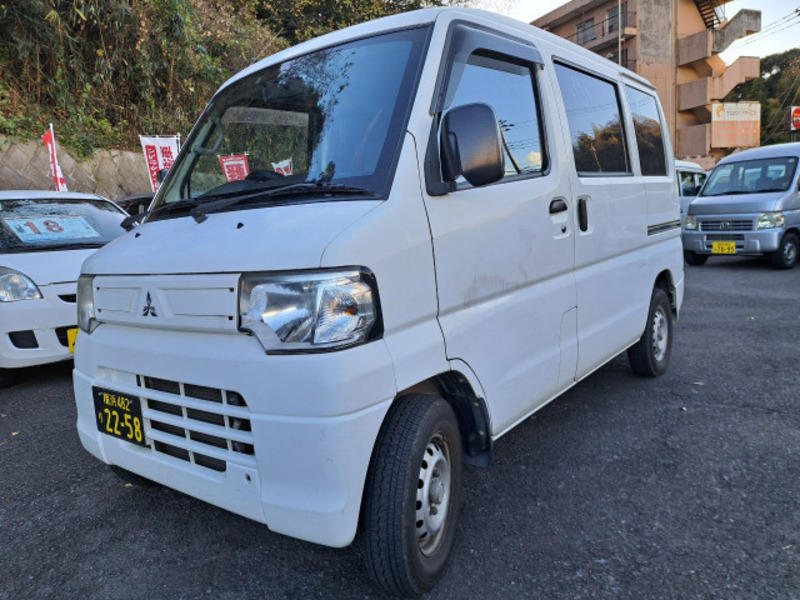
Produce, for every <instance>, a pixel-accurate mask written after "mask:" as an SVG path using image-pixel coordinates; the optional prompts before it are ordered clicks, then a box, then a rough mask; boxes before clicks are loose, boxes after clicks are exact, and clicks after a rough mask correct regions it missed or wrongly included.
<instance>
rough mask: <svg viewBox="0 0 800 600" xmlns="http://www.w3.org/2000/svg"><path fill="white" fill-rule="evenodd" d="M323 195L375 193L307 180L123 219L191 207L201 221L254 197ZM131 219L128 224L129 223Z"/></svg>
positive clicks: (189, 201) (125, 225) (129, 225)
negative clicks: (207, 215)
mask: <svg viewBox="0 0 800 600" xmlns="http://www.w3.org/2000/svg"><path fill="white" fill-rule="evenodd" d="M309 194H311V195H317V194H319V195H323V196H374V195H375V192H374V191H373V190H370V189H367V188H362V187H356V186H350V185H344V184H340V183H327V182H323V181H320V182H316V181H307V182H304V183H295V184H292V185H287V186H284V187H279V188H272V189H268V190H259V191H257V192H253V193H250V194H243V195H237V196H204V197H203V196H201V197H199V198H197V199H189V198H184V199H183V200H178V201H177V202H173V203H172V204H163V205H161V206H159V207H158V208H156V209H153V210H152V211H148V212H143V213H140V214H138V215H135V216H134V215H131V216H130V217H128V218H127V219H125V220H124V221H123V222H122V227H123V228H124V229H125V231H130V230H131V229H132V228H133V224H134V223H137V222H140V221H141V219H142V218H144V217H145V216H151V215H153V214H156V213H160V212H171V211H172V210H176V209H178V208H190V210H189V214H190V215H191V216H192V218H194V220H195V221H197V222H198V223H202V222H203V221H205V220H206V218H207V217H206V214H207V213H209V212H213V211H217V210H223V209H225V208H228V207H230V206H235V205H237V204H246V203H247V202H251V201H253V200H259V199H264V198H280V197H285V196H302V195H309ZM126 222H127V223H126Z"/></svg>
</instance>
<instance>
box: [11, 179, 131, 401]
mask: <svg viewBox="0 0 800 600" xmlns="http://www.w3.org/2000/svg"><path fill="white" fill-rule="evenodd" d="M125 216H126V213H125V212H124V211H122V209H120V208H119V207H117V206H116V205H115V204H114V203H113V202H111V201H109V200H107V199H105V198H103V197H101V196H95V195H94V194H76V193H64V192H43V191H37V190H24V191H0V387H2V386H6V385H9V384H11V383H12V381H13V380H14V378H15V370H16V369H19V368H21V367H29V366H33V365H41V364H46V363H51V362H56V361H61V360H68V359H70V358H72V350H73V345H74V341H75V336H76V334H77V331H78V328H77V307H76V304H75V294H76V286H77V280H78V274H79V273H80V270H81V265H82V264H83V261H84V260H85V259H86V257H88V256H89V255H90V254H91V253H92V252H94V251H95V250H96V249H97V248H99V247H101V246H103V245H105V244H106V243H108V242H109V241H111V240H112V239H114V238H115V237H118V236H119V235H120V234H122V233H124V231H123V229H122V228H121V227H120V223H121V221H122V220H123V219H124V218H125Z"/></svg>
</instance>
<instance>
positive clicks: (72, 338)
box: [67, 327, 78, 352]
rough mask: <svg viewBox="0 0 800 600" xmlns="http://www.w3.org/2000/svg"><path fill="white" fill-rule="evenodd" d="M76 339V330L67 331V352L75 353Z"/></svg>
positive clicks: (75, 328)
mask: <svg viewBox="0 0 800 600" xmlns="http://www.w3.org/2000/svg"><path fill="white" fill-rule="evenodd" d="M77 339H78V328H77V327H74V328H72V329H67V342H68V343H69V351H70V352H75V340H77Z"/></svg>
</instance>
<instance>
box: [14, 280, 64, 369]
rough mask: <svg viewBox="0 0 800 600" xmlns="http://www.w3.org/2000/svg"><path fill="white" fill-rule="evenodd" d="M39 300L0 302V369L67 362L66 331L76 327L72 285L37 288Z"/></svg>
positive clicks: (62, 284)
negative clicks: (39, 292) (39, 293)
mask: <svg viewBox="0 0 800 600" xmlns="http://www.w3.org/2000/svg"><path fill="white" fill-rule="evenodd" d="M39 290H40V291H41V292H42V296H43V297H42V298H41V299H40V300H20V301H18V302H2V303H0V368H2V369H18V368H22V367H31V366H34V365H43V364H47V363H52V362H58V361H61V360H69V359H70V358H72V354H71V353H70V351H69V344H68V342H67V330H68V329H70V328H74V327H77V325H75V322H76V321H77V318H78V314H77V305H76V304H75V290H76V283H75V282H72V283H57V284H52V285H45V286H39Z"/></svg>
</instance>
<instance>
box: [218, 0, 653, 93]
mask: <svg viewBox="0 0 800 600" xmlns="http://www.w3.org/2000/svg"><path fill="white" fill-rule="evenodd" d="M441 17H446V18H447V19H448V20H449V21H453V20H456V19H463V20H465V21H472V22H477V23H481V24H484V25H487V26H489V27H494V28H495V29H498V30H500V31H505V32H508V33H512V34H516V35H518V36H519V37H522V38H526V39H531V40H532V41H533V42H534V43H536V42H544V43H546V44H548V45H550V46H551V48H550V51H551V52H552V51H553V50H557V53H558V54H562V55H563V56H562V57H563V58H566V59H569V58H573V59H580V63H581V64H583V65H591V67H592V68H594V69H595V70H599V71H601V72H602V71H605V72H609V71H611V72H614V73H616V74H618V75H620V76H622V77H624V78H626V79H628V80H631V81H635V82H636V83H638V84H639V85H642V86H644V87H647V88H649V89H651V90H653V91H655V89H656V88H655V86H653V84H651V83H650V82H649V81H647V79H645V78H644V77H641V76H640V75H637V74H636V73H634V72H633V71H629V70H628V69H626V68H624V67H622V66H620V65H618V64H616V63H614V62H611V61H610V60H608V59H606V58H604V57H602V56H600V55H599V54H595V53H594V52H591V51H590V50H587V49H585V48H582V47H581V46H578V45H577V44H574V43H572V42H570V41H568V40H565V39H564V38H561V37H559V36H557V35H555V34H552V33H550V32H548V31H544V30H542V29H539V28H538V27H534V26H533V25H529V24H528V23H525V22H523V21H519V20H517V19H512V18H511V17H506V16H503V15H499V14H496V13H492V12H488V11H485V10H479V9H474V8H460V7H439V8H424V9H421V10H414V11H410V12H405V13H400V14H396V15H391V16H388V17H382V18H380V19H375V20H372V21H367V22H365V23H360V24H358V25H352V26H350V27H346V28H344V29H340V30H338V31H333V32H331V33H327V34H325V35H322V36H320V37H317V38H314V39H311V40H308V41H305V42H302V43H300V44H297V45H295V46H292V47H291V48H287V49H286V50H282V51H280V52H277V53H276V54H273V55H271V56H268V57H266V58H264V59H262V60H260V61H258V62H256V63H254V64H252V65H250V66H249V67H247V68H246V69H244V70H242V71H240V72H239V73H237V74H236V75H234V76H233V77H231V78H230V79H229V80H228V81H226V82H225V83H224V84H223V85H222V86H220V88H219V90H222V89H223V88H225V87H227V86H229V85H230V84H232V83H233V82H235V81H237V80H239V79H241V78H243V77H246V76H248V75H250V74H251V73H253V72H256V71H260V70H261V69H263V68H265V67H267V66H269V65H273V64H276V63H280V62H283V61H285V60H288V59H291V58H295V57H297V56H302V55H304V54H307V53H309V52H313V51H315V50H319V49H321V48H325V47H329V46H334V45H337V44H341V43H344V42H346V41H349V40H352V39H354V38H359V37H365V36H369V35H374V34H377V33H381V32H386V31H392V30H396V29H404V28H408V27H414V26H420V25H428V24H430V23H433V22H435V21H436V20H438V19H440V18H441ZM539 49H540V50H541V48H539ZM570 55H572V56H570ZM219 90H217V91H218V92H219Z"/></svg>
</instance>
